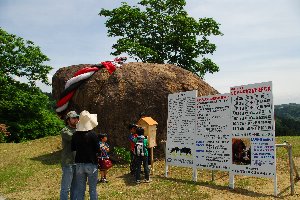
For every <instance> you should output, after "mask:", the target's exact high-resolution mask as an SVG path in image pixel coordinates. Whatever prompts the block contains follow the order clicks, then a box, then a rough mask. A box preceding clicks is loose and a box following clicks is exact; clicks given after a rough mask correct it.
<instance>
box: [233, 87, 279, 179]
mask: <svg viewBox="0 0 300 200" xmlns="http://www.w3.org/2000/svg"><path fill="white" fill-rule="evenodd" d="M230 93H231V97H232V105H231V125H232V140H231V145H232V164H231V172H232V173H234V174H238V175H247V176H258V177H274V176H275V175H276V156H275V155H276V147H275V124H274V106H273V95H272V82H264V83H258V84H250V85H243V86H237V87H232V88H230Z"/></svg>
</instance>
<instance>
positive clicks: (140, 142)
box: [133, 127, 150, 184]
mask: <svg viewBox="0 0 300 200" xmlns="http://www.w3.org/2000/svg"><path fill="white" fill-rule="evenodd" d="M136 133H137V135H138V136H137V137H136V138H134V139H133V142H134V144H135V146H134V156H135V162H136V172H135V180H136V183H137V184H140V183H141V165H142V164H143V167H144V172H145V181H144V182H145V183H149V182H150V177H149V166H148V150H147V148H146V147H147V146H148V140H147V139H146V138H145V136H144V129H143V128H142V127H138V128H137V129H136Z"/></svg>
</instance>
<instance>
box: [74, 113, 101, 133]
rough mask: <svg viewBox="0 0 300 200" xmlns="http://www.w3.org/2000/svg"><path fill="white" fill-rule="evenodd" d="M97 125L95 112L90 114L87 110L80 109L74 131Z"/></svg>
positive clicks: (88, 128)
mask: <svg viewBox="0 0 300 200" xmlns="http://www.w3.org/2000/svg"><path fill="white" fill-rule="evenodd" d="M97 125H98V121H97V114H90V113H89V111H86V110H84V111H82V112H81V113H80V115H79V122H78V123H77V125H76V131H89V130H92V129H93V128H95V127H96V126H97Z"/></svg>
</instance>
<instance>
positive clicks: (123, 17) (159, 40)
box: [99, 0, 222, 77]
mask: <svg viewBox="0 0 300 200" xmlns="http://www.w3.org/2000/svg"><path fill="white" fill-rule="evenodd" d="M138 4H139V5H140V7H137V6H132V7H131V6H129V5H128V4H127V3H125V2H123V3H122V5H121V6H120V7H119V8H115V9H113V10H106V9H101V11H100V13H99V15H100V16H104V17H108V20H107V21H106V27H107V28H108V36H109V37H119V39H118V40H117V43H116V44H114V45H113V48H114V49H115V51H114V52H112V53H111V54H112V55H115V56H117V55H120V54H122V53H127V54H128V55H129V56H131V57H133V58H135V59H136V60H137V61H139V60H141V61H142V62H150V63H161V64H162V63H170V64H175V65H177V66H179V67H182V68H184V69H187V70H189V71H191V72H193V73H195V74H197V75H198V76H200V77H203V76H204V74H206V73H207V72H209V73H213V72H217V71H219V67H218V66H217V65H216V64H215V63H214V62H213V61H212V60H211V59H209V58H206V57H205V55H207V54H213V52H214V51H215V50H216V45H215V44H212V43H210V41H209V39H208V37H209V36H211V35H222V33H221V32H220V31H219V24H218V23H217V22H215V21H214V20H213V19H212V18H200V19H198V20H195V19H194V18H192V17H189V16H188V14H187V12H186V11H185V10H184V6H185V5H186V2H185V0H141V1H140V2H139V3H138ZM199 56H201V57H202V60H201V61H198V57H199Z"/></svg>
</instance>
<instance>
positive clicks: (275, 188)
mask: <svg viewBox="0 0 300 200" xmlns="http://www.w3.org/2000/svg"><path fill="white" fill-rule="evenodd" d="M277 194H278V191H277V175H276V174H275V176H274V196H275V197H277Z"/></svg>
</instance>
